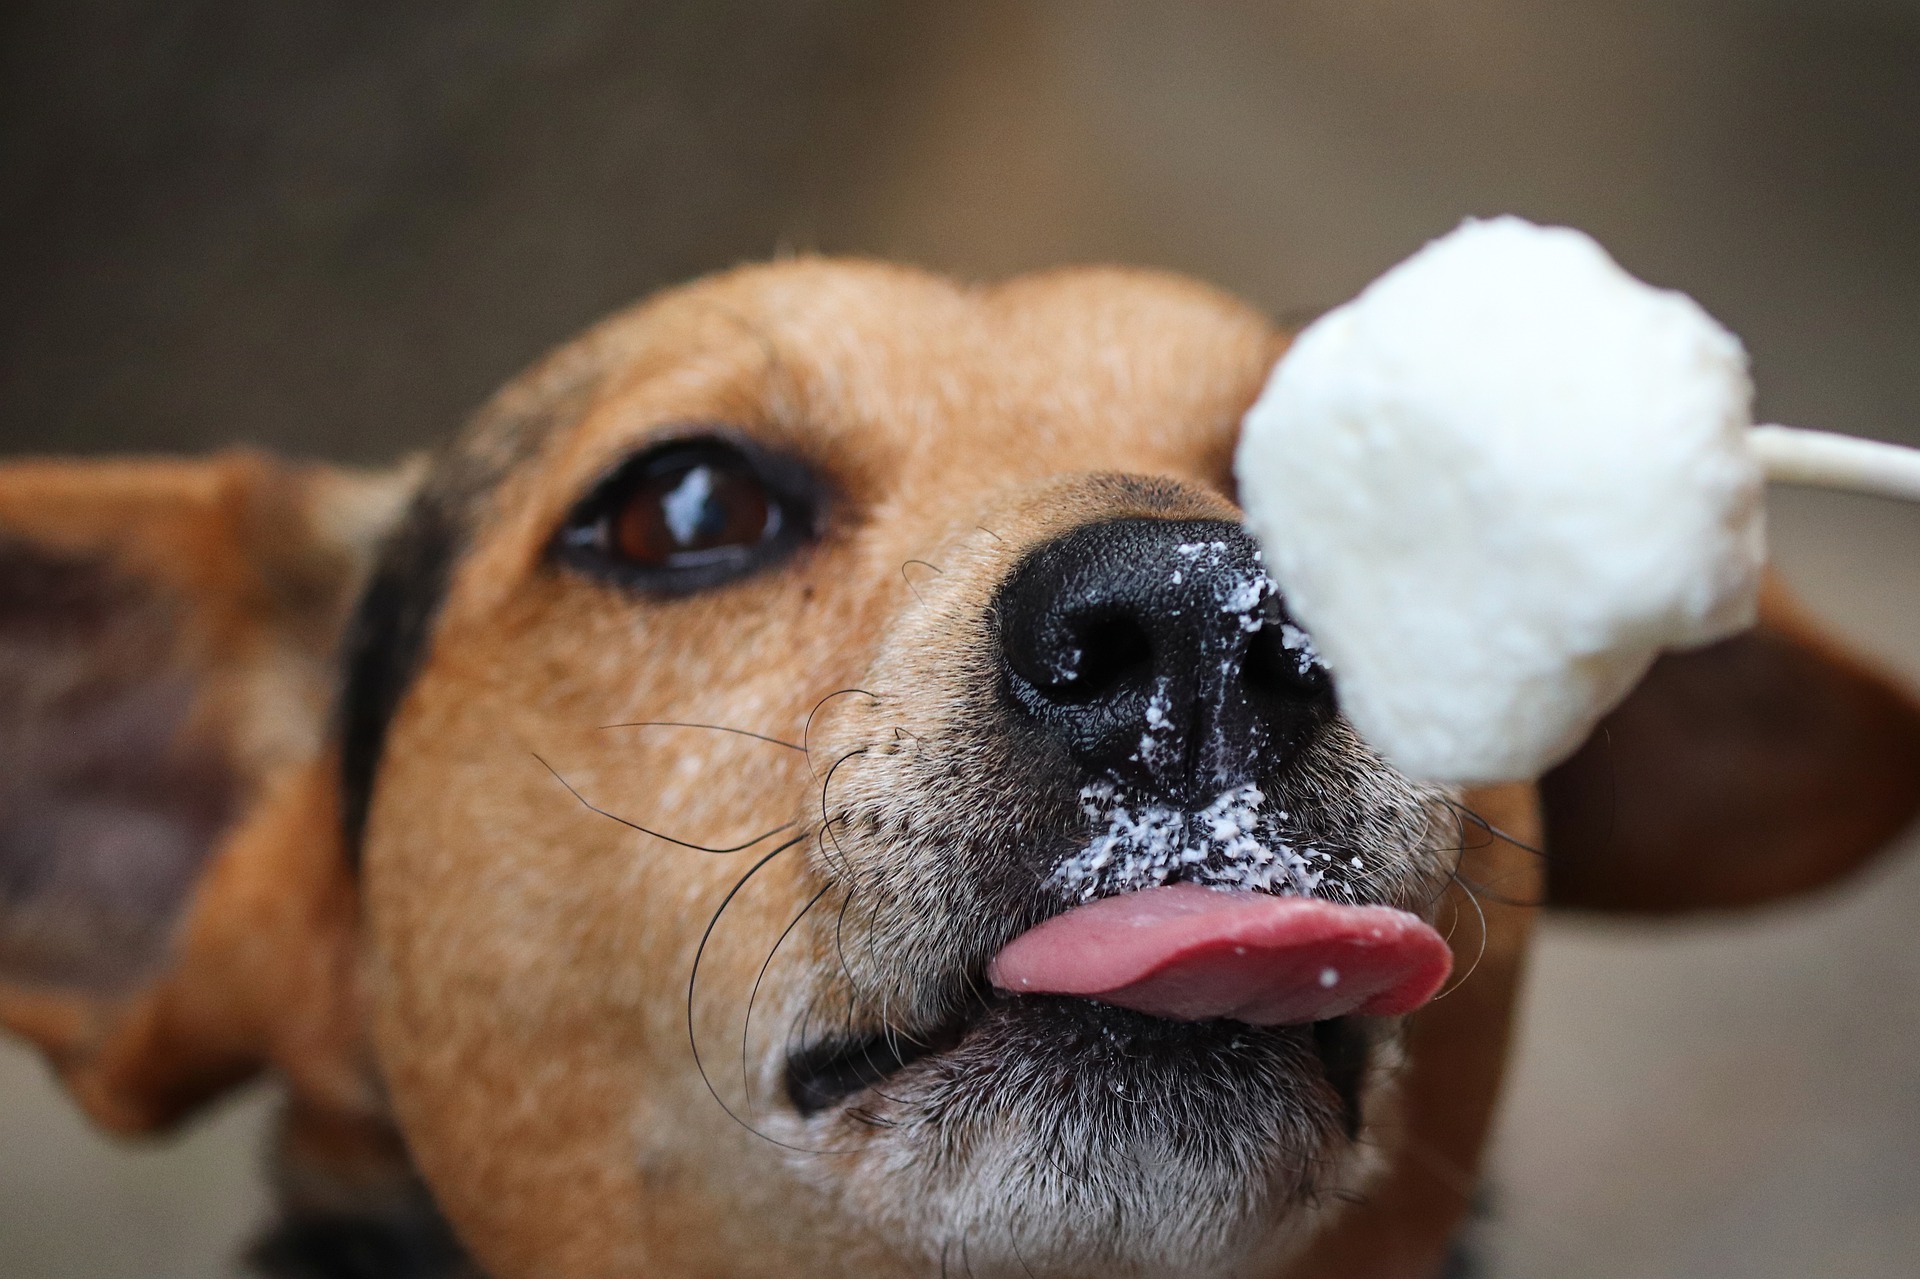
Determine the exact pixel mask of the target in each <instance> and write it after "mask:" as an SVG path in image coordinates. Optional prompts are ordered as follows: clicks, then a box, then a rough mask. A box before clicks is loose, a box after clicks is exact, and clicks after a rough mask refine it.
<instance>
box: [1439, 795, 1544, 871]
mask: <svg viewBox="0 0 1920 1279" xmlns="http://www.w3.org/2000/svg"><path fill="white" fill-rule="evenodd" d="M1445 803H1446V804H1447V806H1448V807H1449V808H1451V809H1453V810H1454V812H1456V813H1458V814H1460V815H1461V816H1462V817H1464V818H1466V819H1467V820H1468V821H1470V822H1472V823H1473V824H1474V825H1475V826H1478V827H1479V828H1480V829H1481V830H1484V831H1486V832H1487V834H1489V835H1492V836H1493V837H1494V838H1495V839H1499V840H1504V841H1505V842H1507V843H1509V844H1512V845H1513V846H1514V847H1515V848H1519V849H1524V850H1525V851H1527V852H1529V853H1532V854H1533V855H1534V856H1535V857H1545V856H1546V855H1547V850H1546V849H1544V848H1535V847H1534V846H1533V845H1532V844H1529V843H1527V842H1526V841H1525V840H1523V839H1515V838H1514V837H1513V836H1512V835H1509V834H1507V832H1505V831H1503V830H1501V829H1500V828H1499V827H1498V826H1495V825H1494V824H1493V823H1492V822H1490V821H1488V820H1487V819H1486V818H1484V817H1482V816H1481V815H1480V814H1478V813H1476V812H1474V811H1473V810H1472V809H1471V808H1468V807H1467V806H1466V805H1465V804H1462V803H1461V802H1460V801H1459V800H1457V799H1448V800H1446V801H1445Z"/></svg>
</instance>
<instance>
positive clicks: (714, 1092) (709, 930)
mask: <svg viewBox="0 0 1920 1279" xmlns="http://www.w3.org/2000/svg"><path fill="white" fill-rule="evenodd" d="M805 838H806V836H805V835H796V836H794V837H793V838H792V839H790V840H788V841H787V842H786V843H784V844H782V845H780V846H779V847H778V848H776V849H774V850H773V851H772V852H770V853H768V854H767V855H766V856H764V857H762V858H761V859H760V860H759V861H757V862H755V863H754V864H753V865H752V866H750V867H748V869H747V873H746V874H744V875H742V876H741V877H740V878H739V879H737V880H735V881H734V884H733V887H732V888H729V889H728V890H727V895H726V896H725V897H723V898H721V899H720V905H719V906H718V908H716V909H715V910H714V912H713V918H711V919H709V920H708V921H707V927H706V931H705V932H703V933H701V934H700V944H699V946H697V947H695V948H694V952H693V967H692V968H691V969H690V970H689V971H688V973H687V1047H688V1048H690V1049H691V1050H692V1051H693V1068H694V1069H695V1070H697V1071H699V1072H700V1082H701V1083H703V1084H705V1085H706V1087H707V1092H708V1093H709V1094H710V1095H711V1096H712V1097H713V1100H714V1102H715V1103H716V1104H718V1105H719V1107H720V1109H721V1110H723V1111H725V1112H726V1113H727V1117H728V1118H729V1119H731V1120H733V1121H734V1122H735V1123H737V1124H739V1125H740V1126H741V1127H742V1128H745V1129H746V1130H747V1131H748V1132H750V1133H752V1134H753V1135H754V1136H756V1137H758V1138H760V1139H761V1140H762V1141H766V1142H770V1143H771V1144H773V1145H775V1146H779V1147H780V1148H781V1149H783V1150H791V1151H794V1152H796V1153H798V1154H803V1155H840V1154H847V1153H849V1152H848V1151H844V1150H809V1149H807V1148H806V1147H804V1146H795V1145H792V1144H790V1143H788V1142H784V1141H781V1140H780V1139H779V1138H777V1137H771V1136H768V1135H767V1134H766V1133H764V1132H761V1131H760V1130H759V1129H758V1128H756V1127H754V1126H753V1125H752V1124H750V1123H748V1122H747V1121H746V1120H744V1119H742V1118H741V1117H740V1116H739V1115H737V1114H735V1113H734V1110H733V1107H732V1106H729V1105H728V1104H727V1103H726V1100H725V1099H724V1098H722V1097H721V1096H720V1090H719V1089H717V1088H715V1087H714V1086H713V1079H712V1077H711V1076H709V1075H708V1074H707V1067H706V1063H705V1062H703V1061H701V1059H700V1036H699V1035H698V1034H697V1033H695V1031H694V1019H693V1000H694V991H695V989H696V987H697V985H698V983H699V981H700V961H701V960H702V959H704V958H705V957H706V953H707V943H708V942H709V941H711V940H712V939H713V930H714V929H715V928H717V927H719V925H720V917H721V916H722V915H724V914H726V913H727V907H728V906H731V905H732V904H733V899H734V898H735V897H737V896H739V895H740V890H741V889H743V888H745V887H746V886H747V881H748V880H750V879H752V878H753V877H754V876H755V875H757V874H759V873H760V869H761V868H762V867H763V866H765V865H766V864H767V863H768V862H770V861H772V860H773V859H774V858H776V857H778V856H779V855H780V854H782V853H784V852H786V851H787V850H788V849H789V848H792V847H793V846H794V845H795V844H798V843H799V842H800V841H801V840H803V839H805Z"/></svg>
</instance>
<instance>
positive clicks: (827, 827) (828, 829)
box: [820, 746, 872, 878]
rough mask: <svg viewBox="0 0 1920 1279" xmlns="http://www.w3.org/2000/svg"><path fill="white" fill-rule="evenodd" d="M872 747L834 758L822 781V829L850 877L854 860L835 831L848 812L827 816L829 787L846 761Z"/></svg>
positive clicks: (823, 847)
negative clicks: (850, 858)
mask: <svg viewBox="0 0 1920 1279" xmlns="http://www.w3.org/2000/svg"><path fill="white" fill-rule="evenodd" d="M871 749H872V747H869V746H859V747H856V748H854V749H853V750H850V751H848V752H847V753H846V754H844V755H842V756H841V757H840V758H839V759H836V760H834V761H833V767H832V768H829V769H828V770H827V776H826V780H825V781H823V782H821V783H820V829H821V831H822V832H824V833H825V835H826V837H827V838H828V839H831V840H832V841H833V851H834V852H836V853H838V854H840V864H841V865H842V866H844V867H846V873H847V875H848V877H849V878H852V876H853V862H852V861H851V860H849V859H848V857H847V850H846V849H844V848H842V847H841V846H840V837H839V836H838V835H836V834H834V833H833V824H834V822H836V821H843V820H845V818H846V814H845V813H841V814H840V815H839V816H837V817H832V818H829V817H828V816H827V788H828V787H829V786H831V785H833V775H834V774H835V773H837V772H839V771H840V765H842V764H844V763H846V762H847V761H848V760H850V759H852V758H853V757H854V756H856V755H864V754H866V753H867V752H868V751H869V750H871ZM824 849H825V846H824V845H822V850H823V851H824Z"/></svg>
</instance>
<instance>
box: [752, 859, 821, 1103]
mask: <svg viewBox="0 0 1920 1279" xmlns="http://www.w3.org/2000/svg"><path fill="white" fill-rule="evenodd" d="M827 887H832V885H828V886H827ZM826 895H827V888H822V889H821V890H820V891H819V892H817V893H815V894H814V895H813V896H812V897H811V898H810V899H808V901H807V904H806V905H804V906H802V907H801V908H800V913H799V914H798V915H795V916H794V917H793V919H792V921H791V922H790V923H788V924H787V926H786V927H785V928H783V929H781V930H780V936H779V938H778V939H777V940H775V942H774V943H773V949H772V950H770V951H768V952H767V957H766V959H765V960H764V961H763V962H762V963H761V965H760V972H759V973H758V974H757V975H756V976H755V977H754V979H753V989H752V990H751V991H749V992H748V994H747V1020H746V1023H745V1024H744V1025H742V1026H741V1027H740V1079H741V1082H742V1084H743V1086H744V1087H745V1088H746V1090H747V1114H749V1115H751V1114H753V1080H752V1077H751V1076H749V1075H748V1074H747V1036H748V1035H750V1034H752V1033H753V1004H754V1001H755V1000H757V999H759V998H760V983H761V982H763V981H765V980H766V979H767V969H769V968H771V967H772V966H773V957H774V956H775V955H777V954H779V953H780V947H782V946H784V945H785V944H786V941H787V938H788V937H789V936H791V935H792V933H793V930H794V929H795V928H798V927H799V926H800V921H801V920H803V919H805V918H806V917H807V912H808V911H810V910H812V909H813V908H814V907H815V906H817V905H819V904H820V899H821V898H822V897H825V896H826Z"/></svg>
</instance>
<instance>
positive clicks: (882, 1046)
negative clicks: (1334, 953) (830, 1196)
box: [788, 995, 1378, 1275]
mask: <svg viewBox="0 0 1920 1279" xmlns="http://www.w3.org/2000/svg"><path fill="white" fill-rule="evenodd" d="M1376 1034H1377V1031H1376V1029H1375V1028H1374V1026H1373V1024H1372V1023H1369V1022H1363V1021H1358V1020H1351V1019H1344V1018H1343V1019H1339V1020H1336V1021H1330V1022H1323V1023H1320V1024H1318V1025H1314V1026H1292V1027H1254V1026H1248V1025H1245V1024H1242V1023H1237V1022H1227V1021H1211V1022H1197V1023H1195V1022H1174V1021H1168V1020H1164V1019H1161V1018H1157V1017H1150V1016H1147V1015H1145V1014H1141V1013H1136V1012H1131V1011H1128V1010H1126V1009H1121V1008H1115V1007H1111V1006H1107V1005H1103V1004H1097V1003H1093V1002H1090V1001H1087V1000H1081V999H1072V998H1061V997H1032V996H1008V995H995V996H992V997H990V998H988V999H986V1000H984V1001H983V1002H981V1003H979V1004H976V1005H975V1006H974V1007H972V1008H971V1009H969V1010H968V1011H967V1012H966V1013H965V1014H964V1015H961V1016H958V1017H956V1018H955V1019H954V1021H953V1022H951V1023H949V1024H948V1025H946V1026H944V1027H942V1028H940V1030H939V1031H938V1032H936V1033H931V1034H928V1035H926V1036H923V1037H922V1040H923V1042H918V1043H908V1042H905V1041H901V1040H899V1039H893V1040H887V1039H883V1038H876V1039H875V1040H872V1041H866V1042H855V1041H842V1042H838V1043H833V1044H826V1045H819V1046H816V1047H814V1048H811V1049H809V1050H808V1051H807V1052H805V1053H802V1054H801V1055H799V1056H797V1057H796V1058H795V1059H794V1060H793V1062H792V1063H791V1064H790V1067H789V1074H788V1084H789V1091H790V1094H791V1095H792V1097H793V1099H794V1101H795V1103H796V1107H797V1108H798V1109H799V1110H800V1111H801V1112H802V1114H804V1115H807V1116H808V1119H807V1124H808V1127H809V1129H811V1131H812V1133H813V1134H814V1135H815V1136H816V1137H830V1138H831V1139H832V1143H833V1145H834V1146H836V1147H837V1148H840V1149H852V1150H854V1151H857V1152H858V1153H857V1155H856V1156H855V1157H856V1158H858V1159H859V1160H860V1161H861V1163H862V1165H863V1166H862V1168H861V1169H860V1170H859V1173H858V1175H854V1176H851V1177H847V1178H846V1179H845V1180H844V1181H842V1182H841V1186H842V1190H843V1192H848V1193H851V1194H853V1195H854V1196H855V1197H856V1198H858V1199H860V1200H861V1201H862V1202H861V1203H859V1204H858V1205H857V1206H858V1208H859V1209H860V1210H861V1211H862V1212H863V1214H865V1213H871V1214H874V1215H876V1216H878V1217H879V1218H880V1219H881V1220H886V1221H889V1222H890V1223H891V1224H893V1225H894V1226H895V1227H896V1228H897V1229H899V1230H901V1231H903V1232H904V1233H905V1235H906V1236H907V1238H909V1239H911V1240H915V1241H917V1242H918V1243H919V1244H920V1245H921V1246H924V1247H926V1248H927V1249H928V1250H929V1251H930V1252H932V1253H934V1254H936V1255H939V1256H941V1257H943V1258H944V1259H945V1261H946V1262H947V1263H948V1269H947V1271H945V1272H946V1273H955V1274H963V1273H968V1272H969V1269H970V1270H971V1273H974V1274H977V1275H986V1274H998V1273H1010V1274H1028V1273H1031V1274H1080V1273H1097V1274H1122V1273H1160V1272H1177V1273H1182V1274H1205V1273H1209V1272H1213V1271H1223V1270H1226V1269H1229V1268H1231V1267H1232V1266H1233V1265H1234V1264H1236V1263H1237V1262H1240V1261H1243V1260H1244V1259H1245V1258H1246V1256H1247V1255H1248V1254H1249V1253H1250V1252H1252V1251H1255V1250H1262V1251H1264V1250H1266V1249H1269V1248H1272V1247H1274V1246H1276V1245H1277V1244H1279V1243H1281V1242H1282V1241H1283V1238H1284V1236H1286V1235H1289V1234H1301V1233H1304V1228H1305V1226H1306V1225H1307V1224H1308V1222H1309V1221H1310V1219H1311V1218H1313V1217H1314V1216H1316V1215H1317V1213H1318V1212H1319V1211H1321V1210H1322V1208H1323V1207H1324V1206H1325V1205H1326V1204H1327V1203H1328V1202H1329V1201H1330V1200H1333V1199H1336V1198H1337V1197H1338V1196H1339V1193H1340V1192H1341V1191H1342V1190H1344V1189H1346V1188H1348V1187H1350V1186H1351V1184H1352V1183H1353V1180H1354V1177H1355V1175H1356V1173H1357V1166H1358V1164H1359V1163H1360V1162H1361V1160H1360V1156H1359V1153H1358V1151H1359V1147H1358V1145H1357V1143H1356V1141H1355V1138H1356V1136H1357V1134H1358V1132H1359V1131H1360V1126H1361V1122H1362V1116H1361V1107H1362V1105H1363V1101H1364V1098H1365V1097H1366V1095H1367V1094H1368V1092H1369V1087H1368V1080H1369V1077H1370V1076H1371V1075H1372V1074H1373V1073H1374V1065H1375V1061H1374V1059H1375V1057H1376V1056H1377V1055H1378V1052H1377V1045H1376V1044H1375V1043H1374V1042H1373V1039H1374V1036H1375V1035H1376ZM963 1263H964V1264H963Z"/></svg>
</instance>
